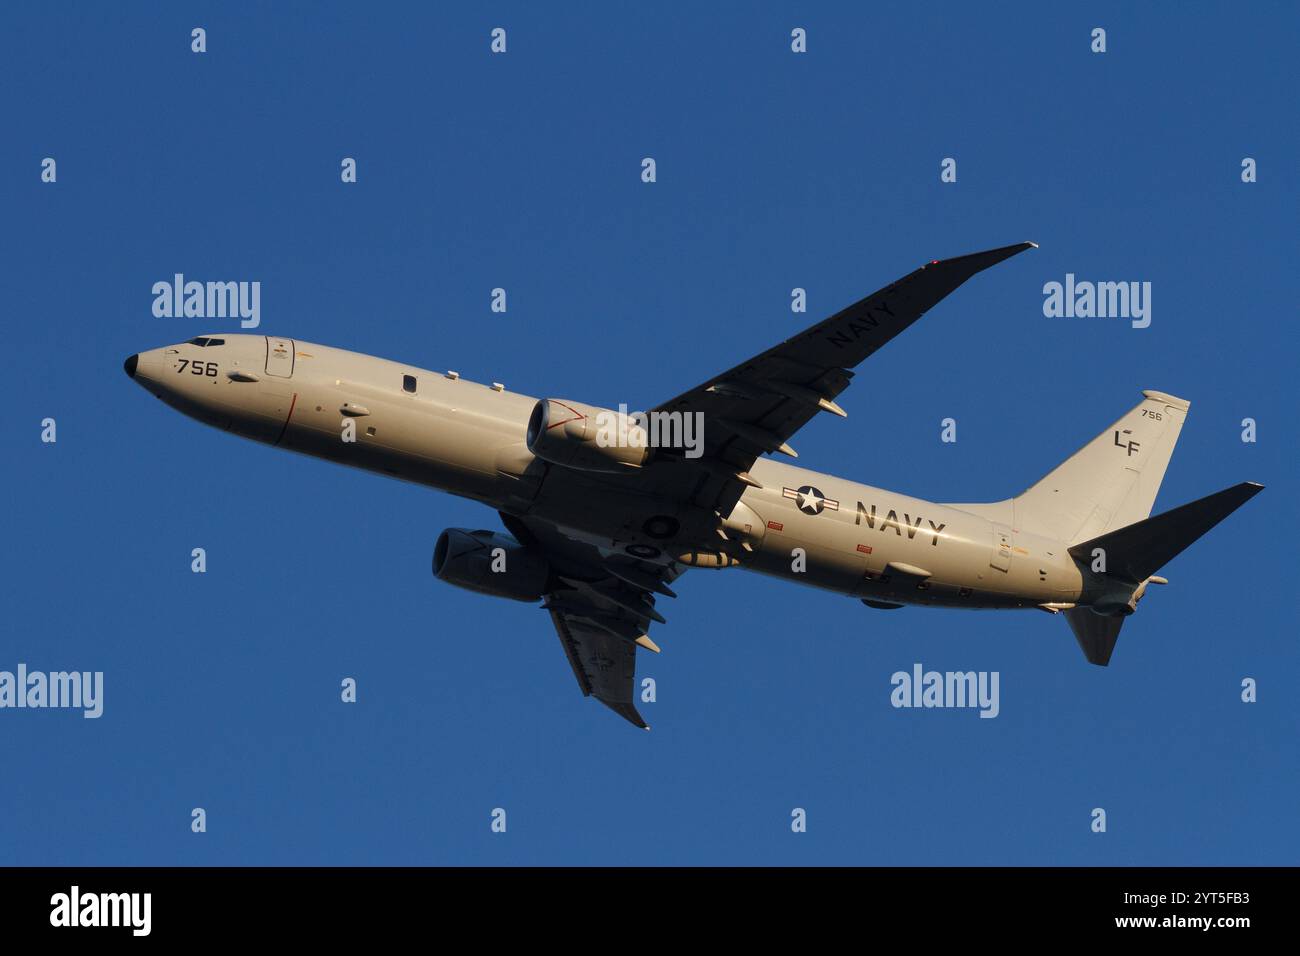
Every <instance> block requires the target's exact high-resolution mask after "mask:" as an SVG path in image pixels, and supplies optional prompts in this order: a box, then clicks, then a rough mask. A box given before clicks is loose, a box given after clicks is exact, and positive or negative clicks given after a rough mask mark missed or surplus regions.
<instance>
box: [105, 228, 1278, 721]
mask: <svg viewBox="0 0 1300 956" xmlns="http://www.w3.org/2000/svg"><path fill="white" fill-rule="evenodd" d="M1031 247H1033V243H1028V242H1026V243H1020V244H1018V245H1014V246H1006V247H1004V248H1001V249H993V250H990V251H988V252H980V253H975V254H974V255H968V256H961V257H959V258H955V259H946V260H942V261H939V260H936V261H933V262H930V263H929V264H927V265H925V266H922V267H921V268H920V269H917V270H916V271H915V272H913V273H911V274H910V275H907V276H904V277H903V278H901V279H899V280H898V281H897V282H894V283H893V284H891V285H889V286H886V287H885V288H884V289H881V290H880V291H879V292H877V293H875V294H874V295H871V296H868V297H867V298H865V299H863V300H862V301H860V302H858V303H856V304H854V305H851V306H849V307H848V308H847V309H845V310H843V311H842V312H839V313H837V314H836V315H833V316H831V317H830V318H829V319H826V320H825V321H823V322H821V323H819V324H817V325H814V326H813V327H812V328H810V329H808V330H806V331H805V332H802V333H800V334H799V335H796V336H795V337H793V338H791V339H789V340H787V341H785V342H782V343H781V344H780V345H777V346H775V347H774V348H771V349H768V350H767V351H766V352H763V353H762V354H760V355H757V356H755V357H754V358H751V359H749V360H748V361H746V362H742V363H741V364H740V365H737V366H736V367H735V368H733V369H731V370H730V371H727V372H724V373H722V374H721V375H719V376H717V377H716V378H713V379H711V380H710V381H708V382H705V383H704V384H703V385H700V386H699V387H697V388H693V389H691V390H690V391H688V392H685V393H684V394H682V395H679V396H678V397H677V398H674V399H672V400H671V401H668V402H665V403H664V404H663V405H660V406H658V407H657V408H655V409H653V410H652V411H651V412H650V413H648V414H646V415H641V416H628V415H627V414H626V413H625V412H623V413H620V412H615V411H613V410H609V409H601V408H596V407H593V406H590V405H584V404H581V403H579V402H575V401H569V400H559V399H542V400H540V401H539V400H537V399H534V398H529V397H527V396H524V395H516V394H513V393H511V392H509V391H506V390H505V388H503V387H502V386H501V385H499V384H493V385H491V386H487V385H480V384H476V383H474V382H469V381H465V380H464V379H461V378H460V377H459V376H458V375H457V374H456V373H455V372H445V373H438V372H430V371H427V370H425V369H420V368H415V367H413V366H409V365H403V364H401V363H398V362H389V361H386V360H384V359H380V358H374V357H372V356H369V355H359V354H357V353H354V352H346V351H343V350H341V349H334V348H329V347H327V346H323V345H313V344H310V343H307V342H300V341H295V340H293V339H284V338H276V337H274V336H262V335H246V334H231V335H222V334H216V335H208V336H201V337H199V338H195V339H191V340H190V341H188V342H184V343H181V344H178V345H172V346H169V347H167V348H161V349H155V350H153V351H150V352H141V353H140V354H138V355H132V356H131V357H130V358H128V359H127V360H126V363H125V368H126V373H127V375H129V376H130V377H131V378H133V379H134V380H135V381H136V382H137V383H138V384H140V385H142V386H143V387H144V388H145V389H147V390H148V391H150V392H152V393H153V394H155V395H156V396H158V397H159V398H161V399H162V400H163V401H164V402H166V403H167V404H169V405H171V406H172V407H173V408H176V409H177V410H179V411H181V412H184V413H185V414H186V415H189V416H191V417H193V418H197V419H198V420H199V421H202V422H205V423H207V424H209V425H213V426H215V427H217V428H220V429H222V430H225V431H230V432H234V433H235V434H238V435H242V436H244V437H246V438H252V439H255V440H257V441H262V442H266V443H268V444H270V445H274V446H276V447H279V448H287V449H290V450H292V451H297V452H303V453H305V454H308V455H314V456H317V457H320V458H327V459H329V460H331V461H336V462H341V463H343V464H348V465H355V466H357V467H360V468H365V469H368V470H370V471H377V472H382V473H384V474H388V475H392V476H394V477H397V478H401V479H405V480H407V481H413V482H418V483H420V484H423V485H429V486H431V487H434V488H439V489H442V490H444V491H448V492H451V493H452V494H456V495H461V496H462V497H466V498H472V499H474V500H475V501H480V502H482V503H483V504H485V505H488V506H489V507H491V508H494V509H496V510H497V511H498V512H499V513H500V516H501V520H502V522H503V524H504V525H505V527H506V529H507V531H508V532H509V534H503V533H501V532H497V531H470V530H464V529H459V528H451V529H448V530H446V531H444V532H443V533H442V535H441V536H440V537H439V538H438V541H437V544H436V545H435V547H434V556H433V570H434V574H435V575H437V576H438V577H439V578H441V579H442V580H444V581H447V582H450V583H451V584H455V585H458V586H460V587H464V588H469V589H471V590H474V591H480V592H483V593H486V594H491V595H495V596H498V597H507V598H513V599H516V600H521V601H538V600H540V601H542V602H543V604H544V606H545V608H546V609H547V610H548V611H549V613H550V616H551V620H552V622H553V623H554V625H555V629H556V631H557V632H558V634H559V637H560V643H561V645H562V646H563V648H564V652H565V654H566V655H567V657H568V659H569V664H570V665H571V666H572V668H573V673H574V676H575V677H576V678H577V680H578V685H579V686H580V687H581V688H582V692H583V694H585V695H588V696H594V697H596V698H597V699H598V700H599V701H600V702H601V703H603V704H605V705H606V706H608V707H609V708H611V709H612V710H614V711H615V712H617V713H618V714H620V715H621V716H623V717H624V718H626V719H627V720H629V721H631V722H632V723H633V724H636V725H637V726H638V727H645V726H646V724H645V721H643V720H642V719H641V715H640V714H639V713H637V710H636V706H635V704H634V703H633V694H634V683H635V668H636V649H637V647H643V648H646V649H648V650H651V651H656V652H657V651H658V650H659V648H658V647H656V646H655V644H654V643H653V642H652V641H651V640H650V638H649V637H648V636H647V634H646V632H647V630H648V629H649V627H650V624H651V622H652V621H659V622H663V620H664V619H663V617H662V615H661V614H660V612H659V610H658V608H657V607H656V600H655V596H656V595H663V596H667V597H675V596H676V595H674V594H673V591H672V590H671V588H670V587H669V584H670V583H671V582H672V581H673V580H674V579H675V578H676V577H678V576H679V575H680V574H681V573H682V572H683V571H684V570H685V569H686V568H688V567H700V568H729V567H740V568H749V569H751V570H754V571H760V572H763V573H765V574H771V575H775V576H778V577H783V578H789V579H792V580H795V581H800V582H804V583H807V584H812V585H815V586H817V587H820V588H824V589H826V590H829V591H835V592H837V593H840V594H846V595H849V596H852V597H855V598H859V599H861V600H862V601H863V603H865V604H867V605H869V606H871V607H874V608H898V607H901V606H903V605H905V604H919V605H938V606H943V607H964V608H1040V609H1042V610H1045V611H1049V612H1052V613H1054V614H1055V613H1061V612H1063V613H1064V614H1065V618H1066V620H1067V621H1068V622H1069V624H1070V627H1071V628H1072V629H1073V631H1074V635H1075V637H1076V639H1077V640H1078V642H1079V645H1080V647H1082V649H1083V652H1084V655H1085V656H1086V657H1087V659H1088V660H1089V661H1091V662H1092V663H1094V664H1106V663H1107V662H1108V661H1109V660H1110V656H1111V652H1112V650H1113V649H1114V647H1115V641H1116V638H1117V637H1118V635H1119V630H1120V626H1121V625H1122V624H1123V622H1124V618H1125V616H1127V615H1129V614H1131V613H1133V611H1134V610H1135V609H1136V607H1137V603H1138V601H1139V599H1140V598H1141V597H1142V595H1143V593H1144V592H1145V591H1146V589H1147V586H1148V585H1149V584H1152V583H1155V584H1164V583H1166V581H1165V579H1164V578H1161V577H1157V576H1156V572H1157V571H1159V570H1160V569H1161V568H1162V567H1163V566H1164V565H1165V564H1166V563H1167V562H1169V561H1170V560H1172V559H1173V558H1174V557H1175V556H1176V555H1178V554H1179V553H1180V552H1182V550H1183V549H1184V548H1186V547H1187V546H1188V545H1190V544H1191V543H1192V542H1193V541H1195V540H1196V539H1197V538H1199V537H1200V536H1201V535H1202V534H1204V533H1205V532H1206V531H1208V530H1209V529H1210V528H1212V527H1213V526H1214V525H1215V524H1217V523H1218V522H1219V521H1221V520H1222V519H1223V518H1225V517H1226V516H1227V515H1228V514H1230V513H1231V512H1232V511H1234V510H1235V509H1236V508H1238V507H1239V506H1240V505H1242V504H1243V503H1244V502H1245V501H1246V500H1247V499H1249V498H1250V497H1252V496H1253V495H1254V494H1255V493H1256V492H1258V491H1259V490H1260V489H1261V487H1262V486H1260V485H1258V484H1254V483H1250V482H1244V483H1242V484H1239V485H1235V486H1233V487H1231V488H1228V489H1226V490H1224V491H1220V492H1218V493H1217V494H1213V495H1210V496H1209V497H1206V498H1202V499H1200V500H1198V501H1194V502H1192V503H1190V504H1186V505H1183V506H1182V507H1179V508H1175V509H1174V510H1172V511H1168V512H1165V513H1164V514H1161V515H1158V516H1156V517H1154V518H1152V517H1149V515H1150V514H1151V506H1152V504H1153V503H1154V501H1155V497H1156V492H1157V490H1158V489H1159V487H1160V482H1161V479H1162V478H1163V477H1164V473H1165V468H1166V466H1167V465H1168V463H1169V457H1170V455H1171V454H1172V453H1173V449H1174V443H1175V442H1176V441H1177V439H1178V433H1179V431H1180V430H1181V429H1182V427H1183V421H1184V420H1185V418H1186V416H1187V409H1188V402H1187V401H1186V400H1184V399H1181V398H1175V397H1173V396H1172V395H1166V394H1164V393H1162V392H1156V391H1146V392H1143V398H1142V401H1141V402H1140V403H1138V404H1137V405H1136V406H1135V407H1134V408H1133V409H1131V410H1130V411H1128V412H1126V413H1124V414H1123V415H1121V416H1120V418H1119V420H1118V421H1116V422H1115V423H1114V424H1113V425H1111V426H1110V427H1109V428H1107V429H1106V430H1105V431H1103V432H1102V433H1101V434H1100V435H1098V436H1097V437H1096V438H1094V439H1093V440H1092V441H1090V442H1088V444H1086V445H1085V446H1084V447H1083V448H1082V449H1080V450H1079V451H1078V452H1077V453H1076V454H1075V455H1073V456H1072V457H1070V458H1069V459H1067V460H1066V461H1065V462H1064V463H1063V464H1061V465H1060V466H1059V467H1057V468H1055V469H1054V470H1053V471H1052V472H1051V473H1050V474H1048V475H1047V476H1046V477H1045V478H1043V479H1042V480H1041V481H1039V482H1037V483H1036V484H1034V485H1033V486H1032V487H1030V488H1029V489H1028V490H1027V491H1025V492H1023V493H1022V494H1020V495H1018V496H1016V497H1015V498H1008V499H1007V500H1005V501H999V502H995V503H990V504H935V503H933V502H929V501H921V500H919V499H916V498H910V497H908V496H906V495H901V494H898V493H896V492H892V491H885V490H882V489H880V488H872V487H870V486H868V485H862V484H858V483H857V482H853V481H849V480H848V479H846V478H838V477H835V476H833V475H826V474H821V473H818V472H814V471H808V470H805V469H803V468H798V467H795V466H793V465H790V464H786V463H783V462H778V461H774V460H771V459H767V458H764V457H762V456H764V455H766V454H769V453H772V452H780V453H783V454H785V455H787V456H791V457H794V456H795V452H794V450H793V449H792V448H791V447H790V446H789V444H788V442H789V440H790V438H791V437H792V436H793V435H794V433H795V432H796V431H798V430H799V429H800V428H801V427H803V425H804V424H806V423H807V422H808V421H809V420H810V419H812V418H813V417H814V416H816V415H817V414H819V413H820V412H829V413H831V414H833V415H840V416H843V415H844V414H845V413H844V411H843V410H842V409H841V408H840V407H839V405H837V404H836V402H835V399H836V397H837V396H838V395H839V394H840V393H841V392H842V391H844V389H845V388H847V387H848V385H849V381H850V380H851V378H852V376H853V373H852V372H851V371H850V369H852V368H853V367H854V366H856V365H858V364H859V363H860V362H861V361H862V360H863V359H865V358H867V357H868V356H870V355H872V354H873V353H874V352H875V351H876V350H877V349H879V348H880V347H881V346H882V345H884V344H885V343H886V342H888V341H889V340H890V339H892V338H893V337H894V336H895V335H897V334H898V333H899V332H901V331H903V330H904V329H906V328H907V327H908V326H909V325H911V324H912V323H913V322H915V321H916V320H917V319H919V318H920V317H921V316H922V315H923V314H924V313H925V312H927V311H928V310H929V309H930V308H932V307H933V306H934V305H935V304H936V303H938V302H939V301H940V300H941V299H943V298H944V297H945V296H947V295H948V294H949V293H950V292H952V291H953V290H954V289H956V288H957V287H958V286H959V285H961V284H962V283H963V282H965V281H966V280H967V279H969V278H970V277H971V276H973V275H974V274H975V273H977V272H980V271H981V270H983V269H986V268H988V267H989V266H992V265H994V264H996V263H998V262H1001V261H1002V260H1004V259H1007V258H1009V257H1010V256H1013V255H1015V254H1017V253H1019V252H1023V251H1024V250H1025V249H1028V248H1031ZM693 425H699V426H701V427H699V428H697V429H693ZM693 430H694V432H695V434H694V435H693V434H692V432H693Z"/></svg>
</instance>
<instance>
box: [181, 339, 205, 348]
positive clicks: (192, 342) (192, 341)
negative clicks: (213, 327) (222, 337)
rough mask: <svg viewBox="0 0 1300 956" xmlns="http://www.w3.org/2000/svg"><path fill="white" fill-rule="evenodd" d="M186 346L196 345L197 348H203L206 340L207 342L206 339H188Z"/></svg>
mask: <svg viewBox="0 0 1300 956" xmlns="http://www.w3.org/2000/svg"><path fill="white" fill-rule="evenodd" d="M186 344H187V345H197V346H198V347H199V348H202V347H203V346H205V345H207V344H208V340H207V339H202V338H200V339H190V340H189V342H187V343H186Z"/></svg>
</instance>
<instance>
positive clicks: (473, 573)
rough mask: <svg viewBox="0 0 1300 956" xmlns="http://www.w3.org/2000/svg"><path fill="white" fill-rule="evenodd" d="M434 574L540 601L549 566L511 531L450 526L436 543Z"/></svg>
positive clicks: (453, 581) (496, 594)
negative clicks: (505, 532) (476, 529)
mask: <svg viewBox="0 0 1300 956" xmlns="http://www.w3.org/2000/svg"><path fill="white" fill-rule="evenodd" d="M433 576H434V577H435V578H438V579H439V580H440V581H446V582H447V583H448V584H454V585H456V587H459V588H466V589H467V590H470V591H478V592H479V593H480V594H490V595H492V596H493V597H503V598H510V599H511V600H512V601H537V600H540V599H541V596H542V592H543V591H545V590H546V581H547V579H548V578H549V577H550V567H549V566H548V565H547V563H546V562H545V561H543V560H542V559H541V558H539V557H538V556H537V555H535V554H533V553H532V552H531V551H529V550H527V549H526V548H524V547H523V546H522V545H521V544H520V543H519V542H518V541H516V540H515V539H514V538H512V537H510V535H508V534H499V533H497V532H495V531H468V530H466V529H465V528H448V529H447V530H446V531H444V532H443V533H442V534H440V535H438V542H437V544H435V545H434V546H433Z"/></svg>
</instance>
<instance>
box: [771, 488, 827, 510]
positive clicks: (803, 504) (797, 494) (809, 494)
mask: <svg viewBox="0 0 1300 956" xmlns="http://www.w3.org/2000/svg"><path fill="white" fill-rule="evenodd" d="M781 494H782V495H783V496H784V497H786V498H793V499H794V503H795V504H796V505H798V507H799V510H800V511H802V512H803V513H804V514H806V515H819V514H821V513H822V509H823V508H830V509H831V511H839V510H840V503H839V502H838V501H836V500H835V499H834V498H827V497H826V496H825V495H824V494H822V493H821V492H820V491H819V490H818V489H816V488H814V487H813V486H812V485H804V486H803V487H802V488H782V489H781Z"/></svg>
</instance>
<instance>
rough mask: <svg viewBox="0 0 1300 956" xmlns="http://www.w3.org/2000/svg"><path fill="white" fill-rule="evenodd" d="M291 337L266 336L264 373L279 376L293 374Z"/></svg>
mask: <svg viewBox="0 0 1300 956" xmlns="http://www.w3.org/2000/svg"><path fill="white" fill-rule="evenodd" d="M293 351H294V349H293V339H277V338H275V337H274V336H271V335H268V336H267V337H266V374H267V375H276V376H278V377H280V378H289V377H290V376H292V375H293Z"/></svg>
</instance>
